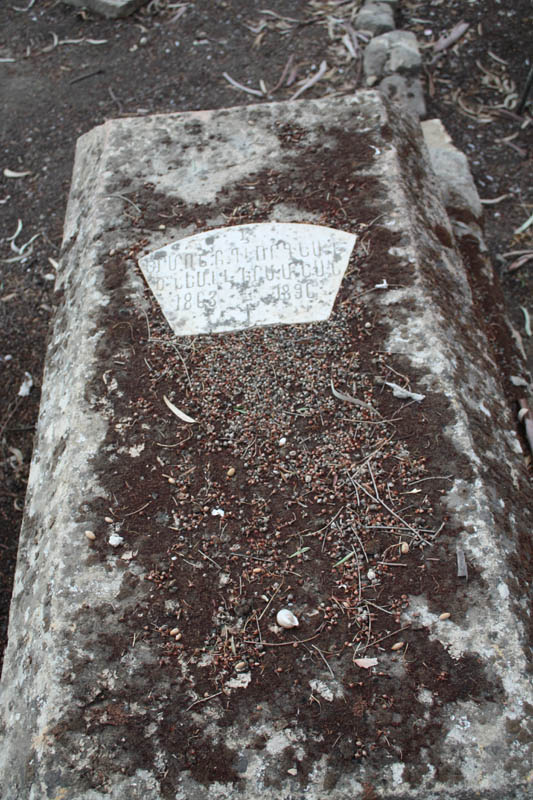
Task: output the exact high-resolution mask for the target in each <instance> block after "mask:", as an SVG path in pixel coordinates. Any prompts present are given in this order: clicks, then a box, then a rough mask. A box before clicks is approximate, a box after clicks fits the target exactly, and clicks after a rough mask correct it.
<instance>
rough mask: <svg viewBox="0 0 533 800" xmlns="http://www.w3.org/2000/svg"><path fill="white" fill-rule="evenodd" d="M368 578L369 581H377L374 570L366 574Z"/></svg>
mask: <svg viewBox="0 0 533 800" xmlns="http://www.w3.org/2000/svg"><path fill="white" fill-rule="evenodd" d="M366 577H367V578H368V580H369V581H375V580H376V577H377V575H376V573H375V572H374V570H373V569H369V570H368V572H367V573H366Z"/></svg>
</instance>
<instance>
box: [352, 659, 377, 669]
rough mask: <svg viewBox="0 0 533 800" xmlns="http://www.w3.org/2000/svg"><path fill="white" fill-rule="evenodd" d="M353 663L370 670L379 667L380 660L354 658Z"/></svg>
mask: <svg viewBox="0 0 533 800" xmlns="http://www.w3.org/2000/svg"><path fill="white" fill-rule="evenodd" d="M353 663H354V664H355V665H356V666H358V667H361V668H362V669H370V667H376V666H377V663H378V660H377V658H354V662H353Z"/></svg>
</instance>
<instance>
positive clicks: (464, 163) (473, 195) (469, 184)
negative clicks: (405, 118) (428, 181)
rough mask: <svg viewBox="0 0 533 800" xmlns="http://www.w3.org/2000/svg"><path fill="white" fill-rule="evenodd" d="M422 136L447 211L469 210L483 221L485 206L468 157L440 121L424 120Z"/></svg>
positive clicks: (470, 213) (470, 214)
mask: <svg viewBox="0 0 533 800" xmlns="http://www.w3.org/2000/svg"><path fill="white" fill-rule="evenodd" d="M422 133H423V134H424V140H425V142H426V146H427V148H428V150H429V157H430V160H431V166H432V167H433V171H434V173H435V175H436V176H437V178H438V182H439V188H440V192H441V194H442V198H443V201H444V205H445V206H446V208H447V209H457V210H458V211H460V212H461V211H466V212H468V214H467V215H466V216H468V217H474V219H475V220H477V221H481V218H482V215H483V211H482V205H481V201H480V199H479V195H478V193H477V189H476V185H475V183H474V179H473V178H472V174H471V172H470V167H469V166H468V159H467V157H466V156H465V154H464V153H461V151H460V150H458V149H457V148H456V147H454V145H453V143H452V140H451V137H450V135H449V134H448V132H447V131H446V129H445V128H444V125H443V124H442V122H441V120H440V119H430V120H425V121H424V122H423V123H422ZM449 213H450V212H449ZM460 216H461V217H462V218H464V217H465V215H464V214H461V215H460Z"/></svg>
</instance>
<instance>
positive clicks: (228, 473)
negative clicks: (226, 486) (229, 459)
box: [226, 467, 235, 478]
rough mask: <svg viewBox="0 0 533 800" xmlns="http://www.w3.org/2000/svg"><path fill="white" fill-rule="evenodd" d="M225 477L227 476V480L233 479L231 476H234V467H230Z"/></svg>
mask: <svg viewBox="0 0 533 800" xmlns="http://www.w3.org/2000/svg"><path fill="white" fill-rule="evenodd" d="M226 475H227V476H228V478H233V476H234V475H235V467H230V468H229V469H228V471H227V472H226Z"/></svg>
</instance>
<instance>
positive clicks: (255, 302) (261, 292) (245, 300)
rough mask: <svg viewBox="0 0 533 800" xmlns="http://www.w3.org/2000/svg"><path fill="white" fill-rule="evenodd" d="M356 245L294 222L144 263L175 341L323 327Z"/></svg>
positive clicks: (193, 245) (196, 241)
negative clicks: (259, 329)
mask: <svg viewBox="0 0 533 800" xmlns="http://www.w3.org/2000/svg"><path fill="white" fill-rule="evenodd" d="M355 240H356V237H355V235H354V234H352V233H346V232H345V231H338V230H335V229H334V228H326V227H324V226H323V225H308V224H304V223H293V222H262V223H257V224H253V225H235V226H233V227H229V228H217V229H215V230H211V231H207V232H205V233H199V234H197V235H195V236H189V237H187V238H185V239H180V240H179V241H177V242H172V243H171V244H168V245H167V246H166V247H163V248H162V249H160V250H156V251H155V252H153V253H150V254H149V255H147V256H145V257H144V258H141V259H139V265H140V267H141V270H142V272H143V274H144V276H145V278H146V280H147V282H148V285H149V286H150V289H151V290H152V292H153V293H154V295H155V297H156V299H157V300H158V302H159V304H160V306H161V309H162V311H163V314H164V315H165V317H166V319H167V320H168V322H169V324H170V326H171V328H172V329H173V331H174V333H176V335H178V336H190V335H194V334H199V333H216V332H222V331H236V330H242V329H244V328H251V327H255V326H259V325H280V324H283V325H288V324H291V323H297V322H317V321H319V320H324V319H327V318H328V317H329V315H330V314H331V309H332V307H333V303H334V301H335V297H336V294H337V291H338V289H339V286H340V284H341V281H342V278H343V275H344V272H345V270H346V267H347V265H348V261H349V259H350V254H351V252H352V249H353V246H354V244H355Z"/></svg>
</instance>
